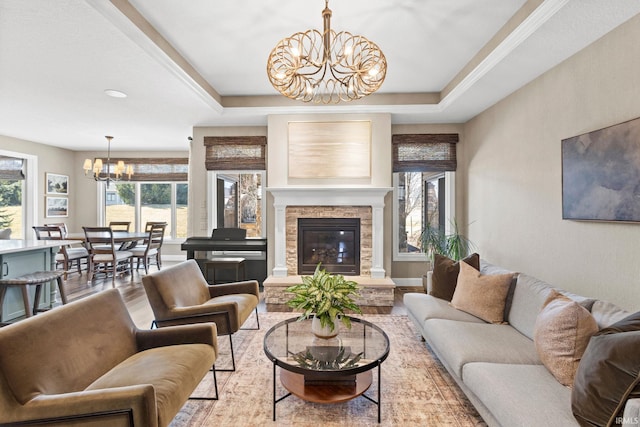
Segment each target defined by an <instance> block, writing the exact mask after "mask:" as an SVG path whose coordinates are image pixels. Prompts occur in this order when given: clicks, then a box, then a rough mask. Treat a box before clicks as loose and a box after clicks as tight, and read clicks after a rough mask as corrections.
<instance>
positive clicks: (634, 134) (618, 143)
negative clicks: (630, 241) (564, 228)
mask: <svg viewBox="0 0 640 427" xmlns="http://www.w3.org/2000/svg"><path fill="white" fill-rule="evenodd" d="M562 218H563V219H573V220H592V221H624V222H637V221H640V118H638V119H634V120H630V121H628V122H624V123H620V124H617V125H614V126H609V127H607V128H604V129H600V130H596V131H593V132H589V133H585V134H583V135H578V136H574V137H571V138H567V139H563V140H562Z"/></svg>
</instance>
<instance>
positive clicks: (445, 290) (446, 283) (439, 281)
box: [429, 253, 480, 301]
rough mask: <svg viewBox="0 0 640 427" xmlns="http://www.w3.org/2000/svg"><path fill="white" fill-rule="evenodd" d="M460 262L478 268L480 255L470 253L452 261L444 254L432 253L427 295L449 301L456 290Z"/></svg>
mask: <svg viewBox="0 0 640 427" xmlns="http://www.w3.org/2000/svg"><path fill="white" fill-rule="evenodd" d="M460 262H466V263H467V264H469V265H470V266H472V267H473V268H475V269H476V270H480V255H478V254H475V253H474V254H471V255H469V256H468V257H466V258H465V259H463V260H462V261H454V260H452V259H450V258H447V257H446V256H444V255H440V254H434V256H433V275H432V277H431V290H430V292H429V295H432V296H434V297H436V298H441V299H444V300H447V301H451V298H453V292H454V291H455V290H456V284H457V281H458V273H460Z"/></svg>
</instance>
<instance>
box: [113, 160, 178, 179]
mask: <svg viewBox="0 0 640 427" xmlns="http://www.w3.org/2000/svg"><path fill="white" fill-rule="evenodd" d="M117 160H122V161H124V163H125V164H126V165H131V166H133V175H132V176H131V179H130V180H131V181H187V179H188V173H189V159H188V158H187V157H156V158H154V157H148V158H129V159H122V158H118V159H117Z"/></svg>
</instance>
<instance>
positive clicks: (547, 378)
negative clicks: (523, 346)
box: [462, 363, 578, 427]
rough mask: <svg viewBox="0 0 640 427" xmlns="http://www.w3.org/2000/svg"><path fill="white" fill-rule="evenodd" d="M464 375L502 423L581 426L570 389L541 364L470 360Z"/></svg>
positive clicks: (465, 381)
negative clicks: (572, 408)
mask: <svg viewBox="0 0 640 427" xmlns="http://www.w3.org/2000/svg"><path fill="white" fill-rule="evenodd" d="M462 376H463V378H464V384H465V386H466V387H467V388H468V389H469V390H470V391H471V392H472V393H474V394H475V395H476V396H477V397H479V398H480V399H481V400H482V403H483V404H484V405H485V407H486V408H487V409H488V410H489V411H490V412H491V414H492V415H493V416H494V418H495V419H497V420H500V425H502V426H558V427H560V426H562V427H571V426H576V427H577V426H578V423H577V422H576V420H575V418H573V416H572V415H571V390H570V389H568V388H567V387H564V386H562V385H561V384H560V383H559V382H558V381H556V379H555V378H554V377H553V376H552V375H551V374H550V373H549V371H547V369H546V368H545V367H544V366H542V365H522V364H502V363H468V364H466V365H465V366H464V368H463V371H462Z"/></svg>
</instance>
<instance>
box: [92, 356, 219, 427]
mask: <svg viewBox="0 0 640 427" xmlns="http://www.w3.org/2000/svg"><path fill="white" fill-rule="evenodd" d="M214 358H215V356H214V352H212V351H211V346H209V345H207V344H183V345H180V346H166V347H158V348H153V349H150V350H145V351H142V352H140V353H137V354H135V355H133V356H131V357H130V358H128V359H126V360H125V361H123V362H122V363H120V364H118V365H117V366H115V367H114V368H113V369H111V370H110V371H109V372H107V373H106V374H105V375H103V376H102V377H100V378H98V379H97V380H96V381H94V382H93V383H92V384H91V385H89V387H87V390H99V389H109V388H114V387H125V386H129V385H134V384H151V385H153V388H154V390H155V394H156V403H157V411H158V425H160V426H166V425H169V423H170V422H171V420H172V419H173V417H175V415H176V414H177V413H178V411H180V408H181V407H182V405H183V402H185V401H186V400H187V399H188V398H189V395H190V394H191V392H192V391H193V390H194V389H195V388H196V387H197V386H198V384H199V383H200V381H201V380H202V378H203V377H204V375H205V374H206V373H207V372H208V371H209V369H210V368H211V366H212V365H213V362H214Z"/></svg>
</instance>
